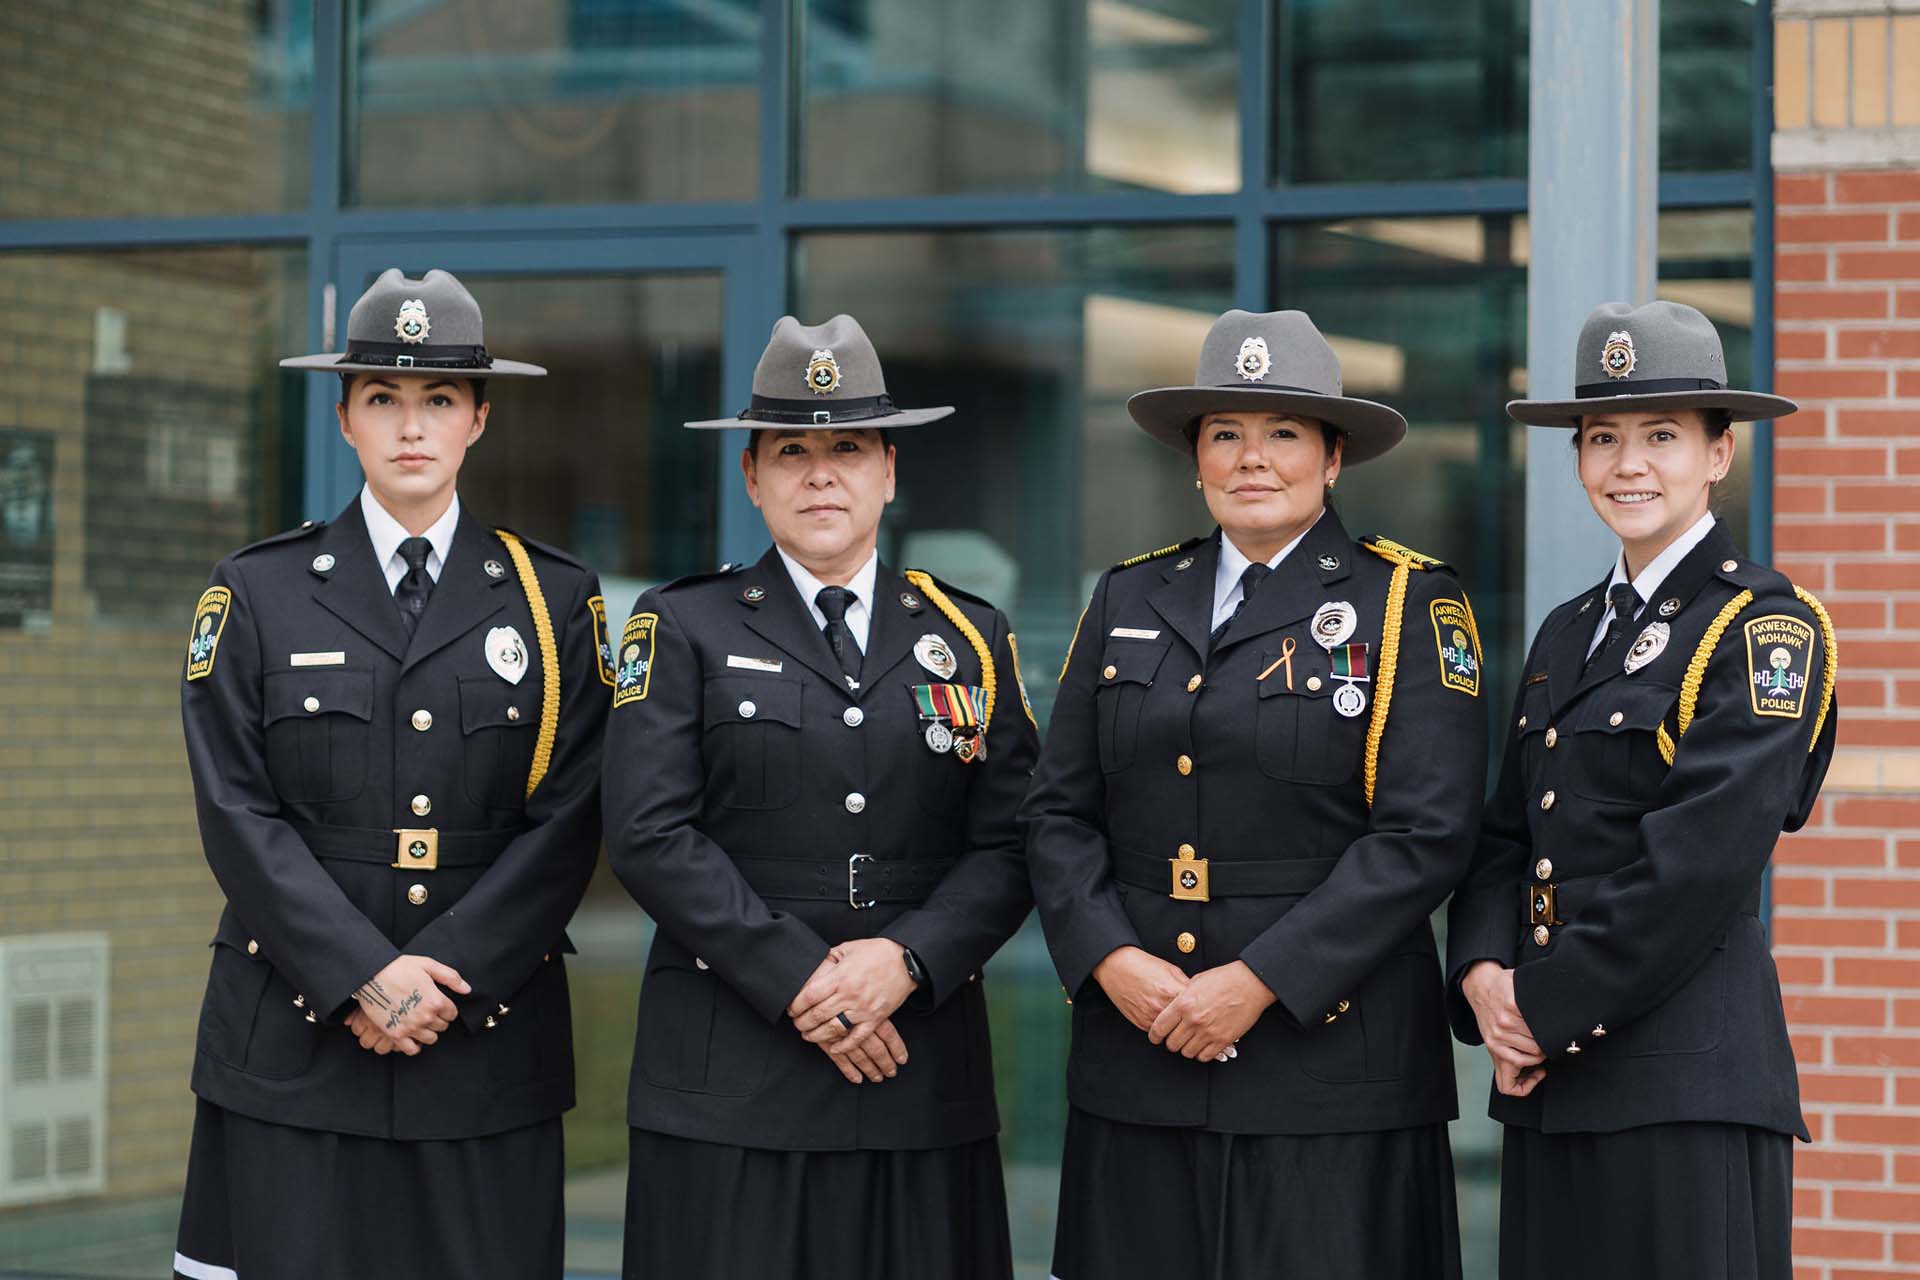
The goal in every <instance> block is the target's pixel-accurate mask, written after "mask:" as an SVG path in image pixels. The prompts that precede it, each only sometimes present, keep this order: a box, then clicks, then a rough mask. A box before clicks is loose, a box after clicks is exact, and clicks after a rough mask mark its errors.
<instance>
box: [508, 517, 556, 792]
mask: <svg viewBox="0 0 1920 1280" xmlns="http://www.w3.org/2000/svg"><path fill="white" fill-rule="evenodd" d="M494 533H496V534H498V535H499V537H500V541H502V542H504V543H506V545H507V556H508V558H509V559H511V560H512V561H513V571H514V573H515V574H516V575H518V577H519V579H520V589H521V590H522V591H524V592H526V593H527V608H528V609H529V610H531V611H532V613H533V635H534V639H535V641H536V642H537V643H538V644H539V646H540V676H541V680H540V737H539V738H538V739H537V740H536V741H535V742H534V744H533V767H532V768H530V769H528V770H527V799H529V800H531V799H533V789H534V788H535V787H537V786H539V785H540V780H541V779H542V778H544V777H546V776H547V766H548V765H550V764H552V763H553V739H554V736H555V735H556V734H558V733H559V731H560V652H559V647H558V646H557V645H555V644H554V642H553V617H552V615H551V614H549V613H548V612H547V596H546V593H545V592H543V591H542V590H540V579H539V577H538V576H537V575H536V574H535V573H534V572H533V561H532V560H531V559H529V558H528V556H527V549H526V548H525V547H523V546H521V545H520V539H519V538H517V537H515V536H514V535H513V534H511V533H508V532H507V531H506V530H505V529H495V530H494Z"/></svg>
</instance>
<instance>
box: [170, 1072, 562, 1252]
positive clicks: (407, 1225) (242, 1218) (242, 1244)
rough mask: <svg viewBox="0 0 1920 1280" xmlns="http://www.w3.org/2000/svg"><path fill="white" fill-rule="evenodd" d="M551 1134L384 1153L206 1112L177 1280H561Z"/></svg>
mask: <svg viewBox="0 0 1920 1280" xmlns="http://www.w3.org/2000/svg"><path fill="white" fill-rule="evenodd" d="M565 1174H566V1169H565V1159H564V1154H563V1148H562V1139H561V1131H560V1121H559V1120H558V1119H553V1120H546V1121H542V1122H541V1123H539V1124H534V1125H528V1126H527V1127H526V1128H524V1129H514V1130H512V1131H510V1132H508V1133H501V1134H494V1135H492V1136H490V1137H485V1138H463V1139H459V1140H456V1141H436V1142H389V1141H386V1140H384V1139H381V1138H362V1137H355V1136H353V1135H351V1134H342V1133H325V1132H321V1131H319V1130H315V1129H294V1128H290V1127H288V1126H286V1125H278V1124H269V1123H267V1122H265V1121H261V1120H253V1119H249V1118H248V1117H246V1116H242V1115H236V1114H234V1113H233V1112H231V1111H223V1110H222V1109H221V1108H219V1107H216V1106H214V1105H213V1104H212V1103H210V1102H206V1101H204V1100H202V1101H201V1102H200V1103H199V1104H198V1107H197V1109H196V1110H195V1112H194V1117H193V1145H192V1149H191V1154H190V1155H189V1156H188V1161H187V1189H186V1195H185V1198H184V1200H183V1201H182V1203H181V1208H180V1237H179V1244H178V1245H177V1246H176V1248H177V1252H176V1254H175V1256H174V1260H173V1268H174V1275H175V1276H180V1277H186V1280H372V1278H373V1277H386V1276H459V1277H461V1280H559V1276H560V1274H561V1265H562V1258H563V1254H564V1252H565V1248H566V1213H565V1209H564V1195H563V1191H562V1183H563V1180H564V1178H565Z"/></svg>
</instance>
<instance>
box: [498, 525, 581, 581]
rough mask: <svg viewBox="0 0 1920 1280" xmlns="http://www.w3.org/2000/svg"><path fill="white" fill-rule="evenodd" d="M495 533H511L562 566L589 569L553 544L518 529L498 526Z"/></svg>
mask: <svg viewBox="0 0 1920 1280" xmlns="http://www.w3.org/2000/svg"><path fill="white" fill-rule="evenodd" d="M495 531H496V532H499V533H510V534H512V535H513V536H514V537H516V538H518V539H520V541H521V542H523V543H525V544H526V545H527V546H529V547H532V548H533V549H534V550H535V551H538V552H540V553H541V554H542V555H546V556H550V557H552V558H553V559H555V560H558V561H559V562H560V563H561V564H565V565H571V566H573V567H574V568H576V569H583V570H584V569H585V568H586V567H587V566H586V565H584V564H582V563H581V562H580V561H579V560H578V559H577V558H576V557H574V556H573V555H571V554H570V553H568V552H565V551H562V550H561V549H560V548H558V547H556V546H553V545H552V544H551V543H546V542H542V541H540V540H539V539H538V538H529V537H528V536H527V535H526V534H524V533H522V532H520V531H519V530H518V529H509V528H507V526H505V525H498V526H495Z"/></svg>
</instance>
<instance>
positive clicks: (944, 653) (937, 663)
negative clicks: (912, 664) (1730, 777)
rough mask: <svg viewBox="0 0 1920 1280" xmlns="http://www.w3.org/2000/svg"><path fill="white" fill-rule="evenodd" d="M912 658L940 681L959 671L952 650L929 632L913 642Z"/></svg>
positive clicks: (958, 665)
mask: <svg viewBox="0 0 1920 1280" xmlns="http://www.w3.org/2000/svg"><path fill="white" fill-rule="evenodd" d="M913 656H914V657H915V658H916V659H917V660H918V661H919V663H920V665H921V666H923V667H925V668H926V669H927V670H929V671H931V672H933V674H935V675H936V676H939V677H940V678H941V679H942V680H951V679H953V673H954V672H956V671H958V670H959V669H960V663H959V662H958V661H957V660H956V659H955V658H954V656H953V650H952V649H950V648H948V647H947V642H946V641H945V640H943V639H941V638H940V637H939V636H937V635H934V634H933V633H932V632H931V631H929V632H928V633H927V634H926V635H923V636H921V637H920V638H919V639H918V640H915V641H914V642H913ZM935 749H936V750H938V748H935Z"/></svg>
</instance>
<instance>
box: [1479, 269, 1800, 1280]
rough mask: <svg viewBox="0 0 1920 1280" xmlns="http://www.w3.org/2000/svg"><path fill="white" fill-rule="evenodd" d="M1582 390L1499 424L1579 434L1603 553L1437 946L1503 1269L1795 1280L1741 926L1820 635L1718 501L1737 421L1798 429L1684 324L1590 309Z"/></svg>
mask: <svg viewBox="0 0 1920 1280" xmlns="http://www.w3.org/2000/svg"><path fill="white" fill-rule="evenodd" d="M1575 368H1576V369H1577V370H1578V371H1579V373H1578V377H1579V379H1580V381H1579V382H1578V384H1577V385H1576V387H1575V389H1574V397H1573V398H1572V399H1570V400H1555V401H1541V400H1519V401H1515V402H1513V403H1511V404H1509V405H1508V406H1507V411H1508V412H1509V413H1510V414H1512V415H1513V417H1514V418H1516V419H1517V420H1519V421H1521V422H1525V423H1530V424H1533V425H1536V426H1562V427H1571V428H1572V429H1573V433H1574V434H1573V443H1574V447H1575V450H1576V453H1575V457H1576V459H1577V466H1578V471H1579V477H1580V483H1581V485H1582V486H1583V487H1584V488H1585V489H1586V491H1587V497H1588V499H1589V500H1590V501H1591V502H1592V504H1593V508H1594V510H1595V511H1596V512H1598V513H1599V515H1600V518H1601V519H1602V520H1604V521H1605V522H1606V523H1607V526H1608V527H1609V528H1610V529H1612V530H1613V532H1614V533H1615V534H1617V535H1618V536H1619V539H1620V554H1619V556H1618V557H1617V558H1616V559H1615V562H1614V566H1613V571H1612V573H1611V575H1610V576H1609V577H1608V578H1606V579H1605V580H1604V581H1602V582H1601V583H1599V584H1598V585H1596V586H1594V587H1592V588H1590V589H1588V590H1586V591H1582V592H1581V593H1580V594H1579V595H1577V596H1575V597H1574V598H1573V599H1571V600H1569V601H1567V602H1566V603H1564V604H1562V605H1560V606H1559V607H1558V608H1556V609H1554V610H1553V612H1552V613H1550V614H1549V615H1548V616H1547V619H1546V621H1545V622H1544V623H1543V624H1542V625H1541V627H1540V631H1539V634H1538V635H1537V636H1536V637H1535V638H1534V642H1533V648H1532V651H1531V653H1530V654H1529V655H1528V657H1527V662H1526V667H1525V671H1524V673H1523V675H1522V677H1521V679H1520V687H1519V691H1518V694H1517V695H1516V698H1515V703H1514V708H1513V714H1512V719H1511V720H1509V721H1508V726H1507V727H1508V736H1507V746H1506V758H1505V762H1504V764H1503V765H1502V767H1501V771H1500V777H1499V781H1498V784H1497V787H1496V789H1495V792H1494V795H1493V797H1492V799H1491V800H1490V801H1489V802H1488V806H1487V811H1486V815H1485V821H1484V823H1483V826H1482V829H1481V834H1480V847H1479V850H1478V852H1477V854H1476V859H1475V868H1474V872H1473V875H1472V878H1471V881H1470V882H1469V884H1468V885H1466V886H1465V887H1463V889H1462V891H1461V893H1460V895H1459V896H1458V897H1457V898H1456V899H1455V902H1454V905H1453V907H1452V910H1451V916H1450V926H1451V927H1450V933H1449V939H1448V969H1449V973H1450V975H1451V979H1452V983H1453V996H1452V1002H1451V1003H1452V1008H1451V1013H1452V1017H1453V1023H1454V1027H1455V1029H1456V1031H1457V1032H1458V1034H1459V1035H1460V1037H1461V1038H1462V1039H1463V1040H1465V1041H1467V1042H1468V1043H1470V1044H1477V1043H1482V1042H1484V1043H1485V1044H1486V1046H1487V1049H1488V1051H1489V1053H1490V1054H1491V1055H1492V1057H1493V1062H1494V1068H1495V1086H1496V1088H1495V1093H1494V1096H1493V1107H1492V1113H1493V1116H1494V1118H1495V1119H1497V1120H1500V1121H1502V1122H1504V1123H1505V1124H1506V1125H1507V1130H1506V1146H1505V1158H1504V1160H1503V1163H1502V1175H1501V1213H1500V1231H1501V1239H1500V1259H1501V1262H1500V1274H1501V1275H1502V1277H1504V1278H1505V1280H1545V1278H1546V1277H1552V1278H1553V1280H1581V1278H1583V1277H1601V1276H1605V1277H1615V1276H1622V1275H1636V1276H1642V1277H1647V1278H1648V1280H1660V1278H1663V1277H1682V1276H1685V1277H1689V1280H1693V1278H1697V1277H1703V1276H1711V1277H1742V1278H1743V1280H1744V1278H1747V1277H1760V1278H1761V1280H1776V1278H1777V1280H1785V1278H1786V1277H1787V1276H1788V1275H1789V1274H1790V1273H1791V1270H1792V1268H1791V1263H1790V1254H1789V1234H1790V1227H1791V1221H1792V1213H1793V1203H1792V1185H1793V1169H1792V1163H1793V1152H1792V1139H1793V1138H1794V1137H1796V1136H1797V1137H1799V1138H1802V1139H1805V1138H1806V1137H1807V1129H1806V1125H1805V1123H1804V1121H1803V1120H1802V1119H1801V1116H1800V1105H1799V1089H1798V1077H1797V1074H1796V1072H1795V1068H1794V1061H1793V1049H1792V1047H1791V1045H1790V1044H1789V1042H1788V1039H1787V1027H1786V1019H1785V1017H1784V1015H1783V1013H1782V1010H1781V1005H1780V987H1779V983H1778V980H1777V978H1776V975H1775V972H1774V966H1773V960H1772V958H1771V956H1770V955H1769V952H1768V947H1767V933H1766V928H1765V926H1764V925H1763V924H1762V923H1761V921H1760V919H1759V917H1758V915H1757V912H1758V910H1759V906H1760V881H1761V876H1762V874H1763V872H1764V871H1765V869H1766V865H1767V859H1768V858H1769V856H1771V854H1772V851H1773V846H1774V841H1775V840H1776V839H1777V838H1778V837H1779V834H1780V832H1781V831H1782V830H1783V829H1785V830H1788V831H1791V830H1794V829H1795V828H1797V827H1799V826H1800V824H1801V823H1803V822H1804V821H1805V820H1806V818H1807V814H1808V811H1809V809H1810V808H1811V806H1812V804H1813V800H1814V797H1815V796H1816V795H1817V793H1818V792H1819V789H1820V782H1821V780H1822V778H1823V777H1824V776H1825V775H1826V771H1827V763H1828V760H1829V759H1830V757H1831V754H1832V750H1833V739H1834V725H1835V715H1834V709H1833V680H1834V671H1835V667H1834V646H1833V631H1832V628H1831V626H1830V624H1829V623H1828V621H1827V616H1826V613H1825V611H1824V610H1823V609H1821V607H1820V604H1819V602H1818V601H1817V600H1815V599H1814V598H1813V597H1812V596H1811V595H1809V594H1808V593H1806V592H1805V591H1801V590H1799V589H1797V588H1796V587H1795V586H1794V585H1793V584H1792V583H1791V582H1789V581H1788V580H1787V579H1786V578H1785V577H1783V576H1782V575H1780V574H1779V573H1776V572H1775V571H1773V570H1772V569H1769V568H1766V567H1765V566H1763V565H1759V564H1756V563H1754V562H1753V561H1752V560H1749V559H1748V558H1747V557H1745V556H1743V555H1742V554H1741V553H1740V552H1739V550H1738V549H1737V548H1736V547H1735V546H1734V542H1733V539H1732V537H1731V536H1729V534H1728V532H1727V527H1726V525H1725V524H1724V523H1722V522H1720V521H1717V520H1716V519H1715V518H1714V516H1713V514H1712V511H1711V502H1712V494H1713V486H1714V485H1716V484H1718V483H1719V482H1720V481H1721V480H1723V479H1724V478H1725V477H1726V474H1727V469H1728V467H1729V466H1731V465H1732V462H1733V454H1734V437H1733V434H1732V432H1731V431H1730V430H1729V429H1728V428H1729V423H1730V422H1733V421H1747V420H1750V419H1757V418H1774V417H1780V416H1784V415H1785V414H1789V413H1792V412H1793V411H1794V409H1795V407H1796V406H1795V405H1794V404H1793V402H1792V401H1790V400H1784V399H1781V398H1780V397H1778V396H1770V395H1761V394H1758V393H1755V392H1751V391H1738V390H1729V389H1728V388H1727V373H1726V364H1725V361H1724V360H1723V358H1722V356H1721V349H1720V337H1719V334H1717V333H1716V332H1715V331H1714V328H1713V325H1712V324H1711V323H1710V322H1709V321H1708V320H1707V318H1706V317H1705V316H1703V315H1701V314H1700V312H1698V311H1696V310H1694V309H1693V308H1692V307H1687V306H1682V305H1679V304H1677V303H1671V302H1654V303H1650V304H1648V305H1647V306H1644V307H1637V308H1636V307H1630V306H1627V305H1626V304H1624V303H1609V304H1607V305H1605V306H1602V307H1600V308H1598V309H1597V310H1595V311H1594V312H1593V313H1592V314H1591V315H1590V316H1588V317H1587V320H1586V323H1585V324H1584V325H1583V326H1582V328H1581V331H1580V338H1579V347H1578V355H1577V363H1576V364H1575Z"/></svg>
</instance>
